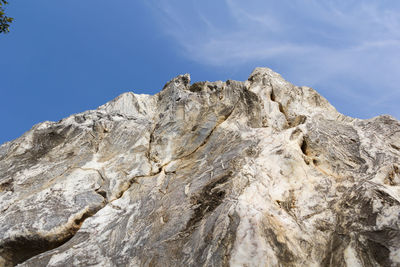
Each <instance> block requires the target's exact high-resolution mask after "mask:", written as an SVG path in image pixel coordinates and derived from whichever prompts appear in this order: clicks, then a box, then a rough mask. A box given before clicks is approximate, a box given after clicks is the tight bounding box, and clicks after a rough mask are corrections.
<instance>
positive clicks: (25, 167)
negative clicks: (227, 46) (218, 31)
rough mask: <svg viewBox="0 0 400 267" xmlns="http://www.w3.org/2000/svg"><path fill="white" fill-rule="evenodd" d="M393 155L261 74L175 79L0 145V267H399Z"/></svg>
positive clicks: (362, 124)
mask: <svg viewBox="0 0 400 267" xmlns="http://www.w3.org/2000/svg"><path fill="white" fill-rule="evenodd" d="M399 159H400V122H399V121H397V120H395V119H394V118H392V117H390V116H379V117H376V118H372V119H369V120H360V119H353V118H349V117H346V116H344V115H342V114H340V113H338V112H337V111H336V110H335V108H333V107H332V106H331V105H330V104H329V103H328V102H327V101H326V100H325V99H324V98H323V97H321V96H320V95H319V94H318V93H317V92H315V91H314V90H313V89H311V88H309V87H297V86H294V85H292V84H290V83H288V82H286V81H285V80H284V79H282V77H281V76H280V75H278V74H276V73H274V72H273V71H271V70H270V69H266V68H257V69H256V70H255V71H254V72H253V73H252V74H251V75H250V78H249V80H248V81H245V82H237V81H227V82H201V83H195V84H192V85H191V84H190V77H189V75H182V76H178V77H176V78H175V79H173V80H172V81H170V82H169V83H167V84H166V86H165V87H164V89H163V90H162V91H161V92H160V93H158V94H156V95H154V96H150V95H136V94H133V93H125V94H123V95H121V96H119V97H117V98H116V99H114V100H113V101H111V102H109V103H107V104H105V105H103V106H101V107H99V108H98V109H97V110H93V111H87V112H84V113H80V114H76V115H72V116H70V117H68V118H66V119H63V120H61V121H59V122H44V123H40V124H38V125H36V126H34V127H33V128H32V130H30V131H29V132H27V133H25V134H24V135H23V136H21V137H20V138H18V139H16V140H14V141H12V142H8V143H5V144H3V145H2V146H1V147H0V203H1V204H0V266H13V265H16V264H19V266H35V267H37V266H228V265H229V266H400V161H399Z"/></svg>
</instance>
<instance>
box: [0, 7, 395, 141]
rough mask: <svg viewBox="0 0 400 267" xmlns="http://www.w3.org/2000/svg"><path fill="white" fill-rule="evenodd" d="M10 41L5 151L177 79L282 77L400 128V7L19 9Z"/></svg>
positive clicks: (1, 44)
mask: <svg viewBox="0 0 400 267" xmlns="http://www.w3.org/2000/svg"><path fill="white" fill-rule="evenodd" d="M7 13H8V15H9V16H13V17H15V22H14V23H13V25H12V27H11V32H10V33H9V34H7V35H1V36H0V49H1V52H2V56H1V59H0V77H1V79H0V81H1V83H0V101H1V105H0V125H1V131H0V143H3V142H5V141H9V140H12V139H14V138H16V137H18V136H20V135H21V134H23V133H24V132H25V131H27V130H29V129H30V128H31V127H32V126H33V125H34V124H36V123H38V122H41V121H45V120H52V121H57V120H59V119H61V118H63V117H66V116H68V115H70V114H73V113H78V112H82V111H85V110H88V109H95V108H96V107H97V106H99V105H102V104H104V103H105V102H107V101H109V100H111V99H113V98H114V97H116V96H118V95H119V94H121V93H123V92H126V91H133V92H135V93H148V94H154V93H156V92H158V91H159V90H160V89H161V88H162V87H163V85H164V84H165V83H166V82H167V81H168V80H170V79H171V78H172V77H174V76H176V75H178V74H182V73H190V74H191V76H192V81H201V80H211V81H212V80H227V79H235V80H245V79H247V77H248V75H249V74H250V72H251V71H252V70H253V69H254V68H255V67H257V66H266V67H270V68H272V69H273V70H275V71H277V72H279V73H280V74H281V75H282V76H283V77H284V78H286V79H287V80H288V81H290V82H292V83H294V84H296V85H307V86H311V87H313V88H315V89H316V90H317V91H318V92H319V93H320V94H322V95H323V96H324V97H326V98H327V99H328V100H329V101H330V102H331V103H332V104H333V105H334V106H335V107H336V108H337V109H338V110H339V111H340V112H342V113H344V114H346V115H349V116H353V117H359V118H370V117H373V116H377V115H379V114H390V115H392V116H395V117H396V118H398V119H399V118H400V105H399V104H398V103H400V86H399V84H400V16H399V15H398V14H399V13H400V2H399V1H394V0H392V1H389V0H379V1H378V0H368V1H365V0H357V1H355V0H346V1H345V0H325V1H323V0H322V1H321V0H320V1H317V0H302V1H300V0H290V1H289V0H287V1H272V0H249V1H243V0H213V1H211V0H202V1H195V0H179V1H178V0H157V1H156V0H146V1H127V0H115V1H104V0H85V1H77V0H70V1H67V2H65V1H64V2H62V1H54V0H36V1H15V0H10V5H9V6H8V7H7Z"/></svg>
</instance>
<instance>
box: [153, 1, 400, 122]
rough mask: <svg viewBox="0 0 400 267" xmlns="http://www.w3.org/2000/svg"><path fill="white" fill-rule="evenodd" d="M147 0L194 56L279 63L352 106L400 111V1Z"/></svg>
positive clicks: (364, 111)
mask: <svg viewBox="0 0 400 267" xmlns="http://www.w3.org/2000/svg"><path fill="white" fill-rule="evenodd" d="M151 6H152V7H153V8H155V10H157V12H159V14H160V16H158V17H159V18H160V20H161V23H160V25H161V27H162V29H163V30H164V32H165V33H166V34H167V35H168V36H170V37H171V38H173V39H174V40H175V41H176V42H177V44H178V45H179V47H180V50H179V51H180V52H181V53H182V55H183V56H185V57H187V58H189V59H191V60H193V61H196V62H199V63H201V64H204V65H208V66H212V67H216V68H222V67H223V68H229V66H231V65H246V66H253V65H255V64H257V65H260V64H262V65H266V66H273V65H279V66H282V67H281V69H283V70H284V72H285V73H284V74H286V75H284V76H286V77H288V78H289V79H290V80H292V81H294V82H297V83H303V84H307V85H311V86H320V87H322V90H324V92H323V93H324V95H326V96H328V98H329V96H334V95H336V96H337V95H338V94H339V95H341V96H342V97H343V98H344V97H349V98H352V99H353V101H354V102H355V103H354V106H353V107H349V110H348V112H350V113H351V112H352V110H351V109H352V108H354V109H357V108H358V109H360V110H358V111H354V112H353V113H354V114H357V115H360V116H364V117H367V116H372V115H375V114H376V113H375V111H376V112H377V113H391V114H393V115H395V116H397V117H398V118H400V105H399V106H396V104H394V103H395V102H394V101H397V102H399V103H400V87H398V85H399V84H400V60H399V59H400V16H398V13H399V12H400V2H399V3H396V1H389V0H379V1H378V0H368V1H367V0H357V1H356V0H325V1H317V0H307V1H306V0H291V1H281V2H277V1H265V0H250V1H241V0H224V1H214V2H211V1H210V0H207V1H202V2H198V1H195V0H188V1H185V4H182V1H180V2H178V1H174V0H168V1H167V0H159V1H151ZM333 86H335V88H333ZM333 89H335V92H333V91H332V90H333ZM346 101H349V100H348V99H347V100H346Z"/></svg>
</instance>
